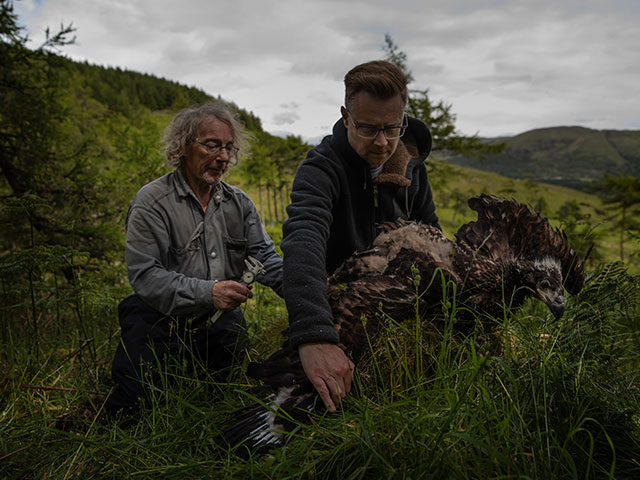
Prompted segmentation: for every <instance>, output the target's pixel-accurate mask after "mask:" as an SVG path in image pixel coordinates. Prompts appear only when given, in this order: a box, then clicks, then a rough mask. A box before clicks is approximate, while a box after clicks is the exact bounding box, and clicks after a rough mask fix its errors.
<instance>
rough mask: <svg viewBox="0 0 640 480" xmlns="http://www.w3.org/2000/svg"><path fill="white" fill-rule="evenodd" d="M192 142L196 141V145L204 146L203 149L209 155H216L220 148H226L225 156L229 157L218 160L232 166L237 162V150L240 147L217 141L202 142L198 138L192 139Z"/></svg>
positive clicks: (238, 150)
mask: <svg viewBox="0 0 640 480" xmlns="http://www.w3.org/2000/svg"><path fill="white" fill-rule="evenodd" d="M193 143H197V144H198V145H202V146H203V147H204V149H205V150H206V151H207V153H209V154H211V155H217V154H218V153H220V152H221V151H222V150H226V151H227V157H228V158H229V160H220V161H222V162H225V161H226V162H229V164H230V165H231V166H233V165H235V164H236V163H238V152H240V149H239V148H238V147H236V146H235V145H232V144H228V145H222V144H221V143H219V142H206V143H203V142H199V141H198V140H194V141H193Z"/></svg>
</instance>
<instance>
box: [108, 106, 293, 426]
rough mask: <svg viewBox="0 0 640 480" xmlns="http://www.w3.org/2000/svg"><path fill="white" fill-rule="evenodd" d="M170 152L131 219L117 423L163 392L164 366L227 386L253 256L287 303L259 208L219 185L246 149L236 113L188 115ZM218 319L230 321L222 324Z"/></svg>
mask: <svg viewBox="0 0 640 480" xmlns="http://www.w3.org/2000/svg"><path fill="white" fill-rule="evenodd" d="M164 143H165V154H166V158H167V163H168V164H169V165H170V166H172V167H175V170H174V171H172V172H171V173H169V174H167V175H165V176H163V177H160V178H158V179H157V180H155V181H153V182H151V183H149V184H147V185H145V186H144V187H142V188H141V189H140V191H138V193H137V194H136V196H135V198H134V199H133V201H132V202H131V205H130V207H129V211H128V214H127V221H126V228H127V238H126V248H125V257H126V262H127V273H128V276H129V281H130V283H131V286H132V287H133V290H134V292H135V293H134V294H133V295H131V296H129V297H128V298H126V299H125V300H123V301H122V302H121V303H120V305H119V307H118V312H119V317H120V325H121V327H122V333H121V336H122V341H121V342H120V344H119V346H118V348H117V351H116V354H115V358H114V361H113V366H112V374H113V379H114V380H115V382H116V383H117V387H116V389H115V390H114V391H113V392H112V394H111V395H110V396H109V398H108V400H107V404H106V408H107V410H108V411H110V412H112V413H115V412H117V411H120V410H123V409H127V410H136V409H137V407H138V405H139V403H140V399H142V400H149V392H150V391H151V390H153V389H155V388H161V387H162V385H164V383H165V380H166V378H165V379H162V376H161V372H162V371H163V370H166V368H165V367H166V366H167V365H171V364H172V363H174V364H175V363H181V362H183V360H184V359H185V358H186V359H187V360H188V361H189V362H190V366H191V367H196V368H195V369H196V370H198V369H199V371H200V372H202V373H204V374H214V378H221V377H222V375H223V374H224V373H225V372H227V371H228V369H229V367H231V365H232V364H233V363H234V362H236V361H237V360H238V359H239V358H240V355H241V354H242V353H243V350H244V348H245V347H246V343H247V342H246V336H245V335H244V328H245V322H244V318H243V315H242V311H241V310H240V308H239V306H240V305H241V304H242V303H244V302H245V301H246V300H247V298H249V297H251V296H252V293H251V288H250V286H247V285H245V284H243V283H240V282H239V280H240V279H241V275H242V273H243V270H244V268H245V259H246V258H247V257H248V256H251V257H253V258H255V259H256V260H258V261H259V262H261V263H262V265H263V268H264V271H263V273H261V274H259V275H258V276H257V281H259V282H261V283H263V284H265V285H268V286H270V287H271V288H273V289H274V290H275V291H276V293H278V294H279V295H281V294H282V259H281V258H280V256H279V255H278V254H277V253H276V251H275V247H274V244H273V242H272V241H271V239H270V238H269V236H268V235H267V233H266V231H265V230H264V228H263V226H262V223H261V222H260V218H259V216H258V212H257V210H256V208H255V206H254V204H253V203H252V202H251V200H250V199H249V197H247V195H246V194H245V193H244V192H242V191H241V190H240V189H238V188H236V187H233V186H231V185H229V184H227V183H225V182H222V181H221V179H222V176H223V175H224V173H225V172H226V171H227V170H228V169H229V168H230V166H232V165H234V164H235V163H236V162H237V159H238V152H239V148H238V145H244V144H245V143H246V140H245V134H244V130H243V127H242V125H241V124H240V122H239V121H238V119H237V116H236V115H235V113H233V111H232V110H231V109H230V108H229V107H228V106H227V105H226V104H224V103H222V102H215V103H208V104H204V105H201V106H198V107H192V108H187V109H185V110H182V111H181V112H179V113H178V114H177V115H176V116H175V117H174V118H173V120H172V121H171V124H170V125H169V126H168V127H167V130H166V131H165V138H164ZM216 311H222V312H223V313H222V315H220V316H219V318H217V319H216V317H215V316H213V315H214V314H215V312H216ZM212 316H213V318H212ZM213 319H215V323H213V324H212V320H213ZM158 367H161V368H158Z"/></svg>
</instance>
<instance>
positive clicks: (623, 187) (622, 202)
mask: <svg viewBox="0 0 640 480" xmlns="http://www.w3.org/2000/svg"><path fill="white" fill-rule="evenodd" d="M591 190H592V191H594V192H595V193H596V194H597V195H598V196H599V197H600V198H601V199H602V202H603V203H604V204H605V205H607V206H610V207H611V208H612V209H613V210H614V212H615V213H614V214H613V215H612V216H611V217H610V219H612V220H614V225H615V227H616V229H617V230H618V231H619V232H620V260H624V258H625V257H624V244H625V236H626V235H629V234H631V235H634V234H635V237H634V238H636V239H637V236H638V232H640V221H639V218H640V177H629V176H619V177H613V176H611V175H608V174H605V175H604V179H603V180H601V181H600V182H598V183H596V184H595V185H593V187H592V188H591Z"/></svg>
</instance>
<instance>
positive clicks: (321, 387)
mask: <svg viewBox="0 0 640 480" xmlns="http://www.w3.org/2000/svg"><path fill="white" fill-rule="evenodd" d="M311 383H313V386H314V387H315V389H316V391H317V392H318V395H320V399H321V400H322V402H323V403H324V406H325V407H327V409H328V410H329V411H330V412H335V411H336V404H335V403H334V402H333V400H332V399H331V394H330V393H329V389H327V386H326V384H325V382H324V380H322V379H321V378H318V379H315V381H314V380H312V381H311Z"/></svg>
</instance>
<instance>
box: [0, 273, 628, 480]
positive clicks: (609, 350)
mask: <svg viewBox="0 0 640 480" xmlns="http://www.w3.org/2000/svg"><path fill="white" fill-rule="evenodd" d="M34 278H35V277H34ZM94 280H95V279H90V278H82V279H80V283H78V284H76V286H75V287H74V288H75V290H74V289H72V288H71V287H69V289H68V290H65V293H64V294H63V289H61V290H59V292H58V293H57V294H53V293H52V295H51V298H50V299H49V301H48V302H45V301H42V302H40V303H37V304H36V307H38V308H37V310H36V314H35V315H34V316H33V317H34V318H35V319H36V320H37V322H38V330H37V335H38V337H37V338H36V337H34V336H35V335H36V331H35V329H34V328H32V325H33V318H32V315H31V314H32V313H33V312H31V311H30V310H29V309H30V307H29V303H28V302H26V303H25V304H24V305H22V307H21V308H22V309H23V310H24V311H25V312H27V313H23V314H22V315H17V314H16V310H15V309H13V308H12V307H10V306H7V304H5V307H4V310H3V321H4V323H3V330H2V332H3V333H2V335H3V336H2V352H1V356H0V359H1V360H0V361H1V364H0V368H1V369H2V372H3V376H2V380H1V382H2V392H1V396H0V402H1V403H0V477H2V478H83V479H84V478H156V479H157V478H180V479H184V478H301V479H302V478H345V479H359V478H363V479H368V478H375V479H377V478H414V479H415V478H536V479H537V478H540V479H546V478H579V479H583V478H594V479H595V478H637V477H638V476H639V475H640V407H639V406H638V405H639V402H638V400H639V393H640V382H639V380H640V378H639V377H640V368H639V367H640V291H639V288H640V287H638V285H639V284H640V282H639V280H640V278H638V276H633V275H630V274H628V273H627V272H626V270H625V268H624V266H623V265H622V264H619V263H614V264H604V265H601V266H600V267H599V268H598V269H597V270H596V271H594V272H592V273H591V274H590V275H589V279H588V283H587V286H586V288H585V289H584V291H583V292H581V294H580V295H578V296H577V297H573V298H571V299H570V304H569V305H568V308H567V310H566V313H565V316H564V318H563V319H562V320H561V321H559V322H554V321H553V320H552V319H551V315H550V314H549V313H548V312H547V311H546V309H545V308H544V306H543V305H541V304H540V303H539V302H535V301H531V302H530V303H528V304H527V305H526V306H525V307H524V308H523V309H522V310H521V311H520V312H518V313H517V314H516V315H510V314H505V316H504V318H501V319H493V320H488V319H483V320H482V322H483V324H484V325H486V326H487V328H477V329H476V330H474V331H473V332H471V333H468V334H461V333H458V329H457V326H456V312H455V308H456V307H455V303H454V304H452V305H450V309H449V310H447V311H446V312H445V314H443V315H442V316H440V317H429V318H424V317H421V316H420V315H416V316H415V318H412V319H409V320H408V321H406V322H402V323H399V322H397V321H395V320H393V319H389V322H388V326H387V327H386V329H385V331H384V332H383V334H382V335H381V336H380V338H379V339H378V340H377V341H376V342H373V343H372V344H371V355H370V356H369V357H368V359H367V360H366V361H364V362H362V363H361V364H359V365H358V367H357V375H356V380H355V385H354V390H353V392H352V394H351V395H349V396H348V397H347V399H346V400H345V402H344V404H343V405H342V408H341V409H340V410H339V412H338V413H337V414H333V415H331V414H324V413H315V414H312V417H311V421H310V422H309V423H305V424H301V425H299V426H298V428H297V429H296V430H295V431H294V432H293V433H292V434H291V435H290V438H289V441H288V442H287V444H286V445H285V446H284V447H282V448H279V449H275V450H273V451H271V452H270V453H268V454H266V455H263V456H259V457H256V458H252V459H250V460H249V461H245V460H240V459H238V458H236V457H235V456H234V455H233V454H232V453H231V452H229V451H228V450H226V449H225V448H222V447H220V446H219V445H218V443H217V439H218V435H219V434H220V432H221V430H222V428H224V426H225V425H226V424H227V422H228V421H229V419H230V416H231V414H232V412H233V411H234V410H235V409H237V408H239V407H241V406H242V405H243V404H244V403H246V402H248V401H250V399H249V398H248V396H247V395H246V393H244V392H246V391H247V389H248V388H249V387H250V386H252V385H253V384H252V383H251V382H250V381H249V380H248V379H247V378H245V377H244V374H243V370H242V369H241V368H239V369H237V370H236V371H234V372H233V373H232V374H231V375H230V377H229V378H228V379H227V381H225V382H214V381H213V380H212V379H211V378H208V377H206V376H204V377H202V378H195V377H194V376H193V375H191V371H192V370H193V368H194V366H193V365H188V364H183V363H180V362H178V363H177V364H176V365H174V368H172V369H171V370H170V373H167V375H168V378H167V382H168V383H170V384H171V388H169V389H168V390H167V391H166V392H164V393H160V392H158V393H157V394H154V395H153V400H152V404H151V406H150V408H148V409H147V410H146V411H144V412H143V413H142V414H140V415H139V416H138V417H137V418H134V419H133V420H131V421H129V422H127V423H125V424H123V423H117V422H114V421H112V420H110V419H108V418H106V417H105V416H104V415H103V414H102V412H101V409H102V406H103V402H104V398H105V396H106V394H107V393H108V392H109V390H110V388H111V387H112V385H111V383H110V380H109V365H110V361H111V356H112V354H113V351H114V350H115V345H116V342H117V339H118V337H117V323H116V317H115V315H116V312H115V305H116V303H117V299H119V298H120V295H121V294H122V293H125V292H126V289H125V290H124V291H122V290H123V289H122V288H116V289H114V290H112V291H105V290H103V289H102V288H99V287H100V284H99V282H97V280H96V281H94ZM38 281H39V282H44V283H40V284H38V285H39V286H40V287H43V286H44V284H53V285H55V281H53V279H52V278H48V277H46V276H45V277H40V278H39V280H38ZM47 282H49V283H47ZM62 284H63V282H62V281H61V280H60V281H59V286H62ZM10 287H12V288H16V289H17V288H18V287H19V285H17V284H16V285H13V286H11V285H8V284H6V285H5V288H6V289H7V291H9V290H8V289H10ZM20 288H23V290H24V292H27V291H28V282H26V283H24V284H23V285H22V286H21V287H20ZM34 288H35V284H34ZM40 293H41V292H40ZM255 293H256V295H255V298H254V299H253V300H252V301H251V302H250V303H249V304H248V306H247V308H246V311H245V315H246V317H247V320H248V322H249V324H250V333H251V335H252V338H253V340H254V343H253V348H252V349H251V351H250V352H249V354H250V356H251V357H254V358H255V357H261V356H264V355H266V354H267V353H268V352H270V351H272V350H274V349H276V348H278V346H279V344H280V342H281V341H282V339H281V338H280V336H279V332H280V330H281V329H282V328H284V327H285V326H286V311H285V309H284V305H283V302H282V300H281V299H279V298H277V297H275V295H273V294H272V292H270V291H269V290H267V289H263V288H261V287H259V286H256V287H255ZM15 295H17V293H15ZM56 295H60V297H58V298H57V300H58V301H59V304H57V305H56V302H55V301H54V300H56ZM6 298H8V297H6ZM26 298H28V297H26ZM38 312H39V313H38ZM490 321H491V322H492V323H493V324H492V325H491V328H489V322H490ZM59 322H63V323H62V326H61V325H60V323H59ZM36 341H37V342H38V348H37V349H36V348H35V346H34V342H36ZM36 352H38V353H36Z"/></svg>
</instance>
